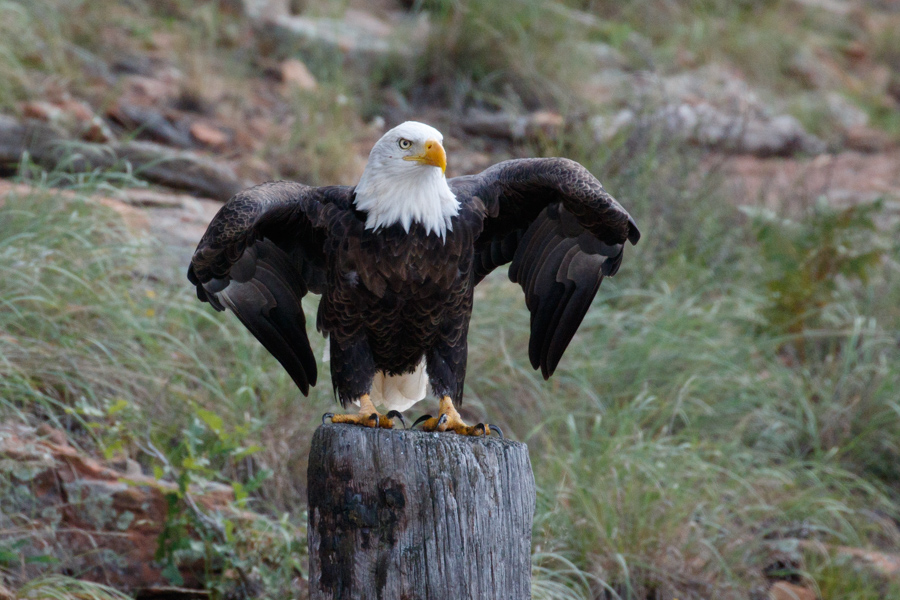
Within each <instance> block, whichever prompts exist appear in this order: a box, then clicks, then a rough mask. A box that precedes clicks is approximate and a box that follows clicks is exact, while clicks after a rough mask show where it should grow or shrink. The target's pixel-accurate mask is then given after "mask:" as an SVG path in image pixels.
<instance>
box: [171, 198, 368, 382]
mask: <svg viewBox="0 0 900 600" xmlns="http://www.w3.org/2000/svg"><path fill="white" fill-rule="evenodd" d="M351 195H352V188H349V187H320V188H313V187H309V186H305V185H301V184H299V183H292V182H286V181H278V182H271V183H264V184H262V185H258V186H256V187H253V188H250V189H248V190H244V191H243V192H241V193H239V194H237V195H235V196H234V197H233V198H232V199H231V200H229V201H228V203H227V204H225V206H223V207H222V208H221V209H220V210H219V212H218V213H217V214H216V216H215V217H214V218H213V220H212V222H210V224H209V227H208V229H207V230H206V233H205V234H204V235H203V238H202V239H201V240H200V244H199V245H198V246H197V250H196V251H195V252H194V256H193V258H192V259H191V265H190V267H189V268H188V273H187V275H188V279H189V280H190V281H191V283H193V284H194V285H195V286H196V287H197V297H198V298H200V300H203V301H204V302H209V303H210V304H212V305H213V306H214V307H215V308H216V310H224V308H225V307H226V306H227V307H228V308H230V309H231V310H232V311H233V312H234V313H235V314H236V315H237V317H238V319H240V321H241V323H243V324H244V326H245V327H247V329H249V330H250V331H251V332H252V333H253V335H254V336H256V339H258V340H259V341H260V342H261V343H262V344H263V346H265V347H266V349H267V350H268V351H269V352H271V353H272V355H273V356H275V358H277V359H278V361H279V362H280V363H281V364H282V365H283V366H284V368H285V369H286V370H287V372H288V373H289V374H290V375H291V378H292V379H293V380H294V382H295V383H296V384H297V387H299V388H300V390H301V391H302V392H303V393H304V394H308V393H309V386H310V385H315V383H316V376H317V373H316V358H315V355H314V354H313V352H312V349H311V348H310V346H309V338H308V337H307V335H306V317H305V315H304V314H303V306H302V304H301V301H302V299H303V296H305V295H306V294H307V292H310V291H311V292H313V293H317V294H320V293H322V291H323V290H324V287H325V256H324V249H323V247H324V245H325V242H326V238H327V236H328V232H329V230H330V228H331V227H332V226H333V223H334V221H335V219H336V218H337V217H338V216H339V215H340V214H342V213H344V212H345V209H346V207H347V206H349V204H350V199H351Z"/></svg>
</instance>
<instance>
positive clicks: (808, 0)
mask: <svg viewBox="0 0 900 600" xmlns="http://www.w3.org/2000/svg"><path fill="white" fill-rule="evenodd" d="M794 2H796V3H797V4H802V5H803V6H805V7H807V8H814V9H819V10H824V11H826V12H830V13H832V14H835V15H838V16H841V17H846V16H847V15H849V14H850V12H851V11H852V10H853V5H852V4H851V3H850V2H847V1H846V0H794Z"/></svg>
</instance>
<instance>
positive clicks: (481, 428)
mask: <svg viewBox="0 0 900 600" xmlns="http://www.w3.org/2000/svg"><path fill="white" fill-rule="evenodd" d="M419 423H421V424H422V431H440V432H444V431H452V432H453V433H457V434H459V435H474V436H478V435H490V434H491V431H496V432H497V434H498V435H499V436H500V437H503V432H502V431H501V430H500V428H499V427H497V426H496V425H488V424H486V423H479V424H477V425H467V424H466V423H465V422H464V421H463V420H462V418H461V417H460V416H459V413H458V412H457V411H456V407H455V406H453V400H451V399H450V396H444V397H443V398H441V407H440V412H438V416H437V417H432V416H431V415H425V416H424V417H422V418H420V419H419V420H417V421H416V422H415V423H413V427H415V426H416V425H418V424H419Z"/></svg>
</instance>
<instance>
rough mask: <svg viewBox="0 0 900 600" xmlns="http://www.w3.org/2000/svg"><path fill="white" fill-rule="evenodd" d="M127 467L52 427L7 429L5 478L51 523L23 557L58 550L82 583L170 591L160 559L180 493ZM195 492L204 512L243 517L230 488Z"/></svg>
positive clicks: (1, 451) (1, 452)
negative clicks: (172, 504) (89, 452)
mask: <svg viewBox="0 0 900 600" xmlns="http://www.w3.org/2000/svg"><path fill="white" fill-rule="evenodd" d="M120 462H123V461H120ZM123 464H124V466H125V468H126V469H128V470H129V471H130V472H129V473H126V472H123V471H119V470H117V469H115V468H112V467H111V466H109V465H108V464H105V463H103V462H101V461H98V460H95V459H93V458H90V457H87V456H85V455H84V454H82V453H81V452H80V451H78V450H76V449H75V448H73V447H72V446H70V445H69V444H68V443H67V442H66V441H65V437H64V435H63V434H62V432H59V431H56V430H54V429H53V428H51V427H49V426H46V425H44V426H42V427H41V428H40V430H39V431H38V430H35V429H32V428H29V427H25V426H22V425H5V426H2V427H0V472H2V473H3V475H4V476H5V477H8V478H10V480H12V481H14V482H16V483H17V484H20V485H24V486H27V487H28V488H29V490H30V494H31V496H32V497H33V500H32V502H33V504H34V505H35V506H37V507H42V510H40V512H39V514H40V519H44V520H46V521H47V523H43V524H42V523H41V522H40V521H39V520H36V519H32V521H31V522H30V527H31V528H32V529H34V531H35V534H34V535H33V536H32V537H31V538H29V545H28V546H25V547H23V549H22V551H23V552H24V553H26V555H27V554H29V553H34V554H37V555H46V554H47V552H48V549H53V554H54V557H55V558H56V559H57V560H59V561H60V563H61V564H62V566H63V567H66V568H71V569H72V570H74V571H78V573H79V577H81V578H83V579H88V580H94V581H98V582H101V583H105V584H110V585H114V586H117V587H123V588H127V589H131V590H141V589H146V588H152V587H155V586H161V585H163V586H164V585H167V583H168V582H167V581H166V579H165V578H164V577H163V575H162V565H160V564H158V563H157V562H156V561H155V560H154V556H155V554H156V550H157V545H158V540H159V535H160V533H161V532H162V528H163V525H164V523H165V520H166V514H167V506H168V505H167V500H166V496H167V494H169V493H171V492H175V491H176V490H177V486H176V485H175V484H173V483H171V482H167V481H160V480H157V479H154V478H153V477H148V476H146V475H143V474H140V473H139V472H135V470H134V468H128V464H127V461H124V462H123ZM191 493H192V495H193V497H194V499H195V500H196V502H197V504H198V505H200V506H201V507H203V509H204V510H206V511H209V512H215V511H228V512H229V513H230V514H231V515H232V516H234V517H237V518H241V515H240V514H239V513H237V512H235V511H233V510H231V509H230V508H229V506H230V503H231V502H233V500H234V496H233V494H232V492H231V488H230V487H228V486H224V485H215V484H214V485H210V486H208V487H204V488H203V489H192V490H191ZM86 557H89V558H86ZM192 573H193V571H191V570H185V571H183V572H182V575H183V577H184V579H185V584H186V585H187V586H197V585H199V582H198V581H197V580H196V578H195V577H194V575H193V574H192ZM0 599H2V596H0Z"/></svg>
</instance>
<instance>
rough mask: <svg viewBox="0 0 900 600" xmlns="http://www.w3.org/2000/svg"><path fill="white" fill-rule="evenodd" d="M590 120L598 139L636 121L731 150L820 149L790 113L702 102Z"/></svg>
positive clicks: (782, 153)
mask: <svg viewBox="0 0 900 600" xmlns="http://www.w3.org/2000/svg"><path fill="white" fill-rule="evenodd" d="M591 126H592V127H593V129H594V136H595V138H596V139H597V141H598V142H600V143H603V142H607V141H609V140H610V139H612V138H613V137H615V136H616V135H617V134H618V133H619V132H620V131H622V130H623V129H625V128H627V127H631V126H642V127H662V128H663V129H664V130H665V131H666V132H667V133H668V134H670V135H672V136H674V137H676V138H678V139H680V140H683V141H686V142H689V143H692V144H696V145H698V146H703V147H706V148H712V149H715V150H719V151H723V152H729V153H734V154H752V155H755V156H789V155H791V154H794V153H796V152H803V153H807V154H821V153H822V152H825V150H826V146H825V143H824V142H823V141H822V140H820V139H819V138H817V137H816V136H814V135H811V134H809V133H807V131H806V130H805V129H804V128H803V126H802V125H801V124H800V122H799V121H797V119H795V118H794V117H792V116H790V115H778V116H775V117H762V116H759V115H756V116H753V115H752V114H751V115H741V114H733V113H727V112H724V111H722V110H719V109H717V108H716V107H714V106H712V105H710V104H708V103H706V102H701V103H699V104H675V105H669V106H664V107H663V108H661V109H659V110H657V111H655V112H653V113H650V114H649V115H640V116H638V115H635V114H634V113H633V112H632V111H630V110H623V111H620V112H619V113H617V114H616V115H614V116H613V117H603V116H600V117H594V118H593V119H592V120H591Z"/></svg>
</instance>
